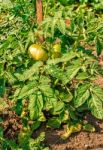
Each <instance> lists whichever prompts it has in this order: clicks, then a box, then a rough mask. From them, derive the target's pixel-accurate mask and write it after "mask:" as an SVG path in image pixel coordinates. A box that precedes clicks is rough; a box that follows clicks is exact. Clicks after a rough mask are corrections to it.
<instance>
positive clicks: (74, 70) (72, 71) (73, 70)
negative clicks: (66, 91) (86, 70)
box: [63, 65, 80, 84]
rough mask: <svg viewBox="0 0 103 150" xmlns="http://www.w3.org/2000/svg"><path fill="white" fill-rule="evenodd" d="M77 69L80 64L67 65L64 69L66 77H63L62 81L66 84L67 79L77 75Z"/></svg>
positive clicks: (69, 79)
mask: <svg viewBox="0 0 103 150" xmlns="http://www.w3.org/2000/svg"><path fill="white" fill-rule="evenodd" d="M79 70H80V66H78V65H77V66H76V65H73V66H69V67H68V68H67V71H66V76H67V79H66V78H65V80H64V81H63V83H64V84H67V83H68V82H69V81H71V80H72V79H73V78H74V77H75V76H76V75H77V73H78V71H79Z"/></svg>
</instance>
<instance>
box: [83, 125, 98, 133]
mask: <svg viewBox="0 0 103 150" xmlns="http://www.w3.org/2000/svg"><path fill="white" fill-rule="evenodd" d="M83 130H84V131H89V132H95V130H96V129H95V127H94V126H93V125H91V124H89V123H87V124H84V125H83Z"/></svg>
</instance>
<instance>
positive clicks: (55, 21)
mask: <svg viewBox="0 0 103 150" xmlns="http://www.w3.org/2000/svg"><path fill="white" fill-rule="evenodd" d="M56 24H57V19H56V18H54V19H53V20H52V24H51V34H52V38H53V37H54V32H55V26H56Z"/></svg>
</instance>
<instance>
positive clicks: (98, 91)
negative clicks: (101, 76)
mask: <svg viewBox="0 0 103 150" xmlns="http://www.w3.org/2000/svg"><path fill="white" fill-rule="evenodd" d="M92 92H93V93H94V94H95V95H96V96H97V97H98V98H99V99H100V100H101V101H103V89H101V88H100V87H99V86H93V87H92Z"/></svg>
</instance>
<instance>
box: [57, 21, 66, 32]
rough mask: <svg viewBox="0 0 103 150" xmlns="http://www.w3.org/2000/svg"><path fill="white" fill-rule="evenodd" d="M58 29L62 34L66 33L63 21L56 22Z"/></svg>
mask: <svg viewBox="0 0 103 150" xmlns="http://www.w3.org/2000/svg"><path fill="white" fill-rule="evenodd" d="M57 25H58V29H59V30H60V32H61V33H62V34H65V32H66V26H65V21H64V20H63V19H58V21H57Z"/></svg>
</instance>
